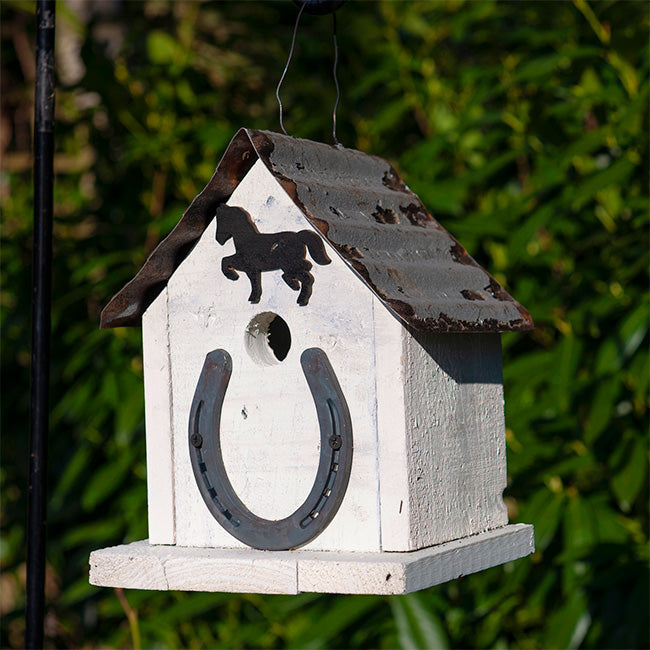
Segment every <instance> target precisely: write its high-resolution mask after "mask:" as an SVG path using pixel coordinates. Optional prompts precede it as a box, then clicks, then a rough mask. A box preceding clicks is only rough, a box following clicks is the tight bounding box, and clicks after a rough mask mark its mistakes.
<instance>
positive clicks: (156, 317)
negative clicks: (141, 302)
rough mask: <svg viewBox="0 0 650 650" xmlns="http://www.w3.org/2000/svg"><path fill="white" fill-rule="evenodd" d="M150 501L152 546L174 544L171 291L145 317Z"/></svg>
mask: <svg viewBox="0 0 650 650" xmlns="http://www.w3.org/2000/svg"><path fill="white" fill-rule="evenodd" d="M142 347H143V366H144V395H145V400H144V402H145V426H146V431H147V502H148V514H149V539H150V541H151V543H152V544H174V543H175V541H176V536H175V531H174V474H173V464H172V458H173V451H172V447H173V439H172V429H171V426H172V423H171V417H172V416H171V369H170V356H169V336H168V327H167V289H163V291H162V292H161V293H160V295H159V296H158V297H157V298H156V300H154V302H153V303H151V305H150V306H149V308H148V309H147V311H146V312H145V313H144V314H143V316H142Z"/></svg>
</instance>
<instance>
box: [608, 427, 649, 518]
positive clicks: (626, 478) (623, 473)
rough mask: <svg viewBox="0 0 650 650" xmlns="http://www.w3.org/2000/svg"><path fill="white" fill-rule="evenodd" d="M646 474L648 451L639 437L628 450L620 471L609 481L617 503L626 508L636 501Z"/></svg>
mask: <svg viewBox="0 0 650 650" xmlns="http://www.w3.org/2000/svg"><path fill="white" fill-rule="evenodd" d="M647 472H648V450H647V445H646V441H645V440H643V439H642V438H641V437H639V438H638V439H637V440H636V441H635V442H634V445H633V446H632V447H629V448H628V457H627V459H626V461H625V464H624V465H623V467H622V469H621V470H620V471H619V472H618V473H616V474H615V475H614V477H613V478H612V481H611V485H612V490H613V491H614V494H615V495H616V498H617V499H618V500H619V501H622V502H623V503H624V504H625V505H626V507H627V508H629V507H630V505H631V504H633V503H634V501H635V500H636V498H637V496H638V494H639V491H640V490H641V488H642V487H643V483H644V481H645V477H646V474H647Z"/></svg>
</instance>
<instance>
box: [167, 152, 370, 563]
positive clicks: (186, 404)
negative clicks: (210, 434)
mask: <svg viewBox="0 0 650 650" xmlns="http://www.w3.org/2000/svg"><path fill="white" fill-rule="evenodd" d="M228 203H229V204H231V205H237V206H240V207H243V208H244V209H246V210H247V211H248V212H249V213H250V214H251V216H252V217H253V219H254V221H255V223H256V225H257V227H258V229H259V230H260V232H263V233H269V232H280V231H294V232H295V231H299V230H304V229H310V228H311V227H310V225H309V224H308V222H307V221H306V220H305V218H304V217H303V215H302V213H301V212H300V211H299V210H298V208H297V207H296V206H295V204H294V203H293V202H292V201H291V199H290V198H289V197H288V196H287V195H286V193H285V192H284V190H283V189H282V188H281V187H280V186H279V185H278V183H277V182H276V181H275V179H274V178H273V177H272V175H271V174H270V173H269V172H268V170H267V169H266V168H265V167H264V165H263V164H262V163H260V162H258V163H256V164H255V165H254V166H253V168H252V169H251V171H250V172H249V173H248V175H247V176H246V178H245V179H244V180H243V181H242V182H241V184H240V185H239V186H238V188H237V189H236V190H235V192H234V193H233V195H232V197H231V199H230V200H229V202H228ZM326 246H327V244H326ZM233 253H234V246H233V243H232V241H229V242H227V244H226V245H225V246H221V245H219V244H218V243H217V242H216V241H215V222H214V220H213V222H212V223H211V224H210V225H209V226H208V228H207V229H206V231H205V232H204V233H203V235H202V237H201V239H200V240H199V242H198V243H197V245H196V246H195V248H194V249H193V251H192V252H191V253H190V255H189V256H188V257H187V258H186V259H185V260H184V261H183V263H182V264H181V265H180V266H179V267H178V268H177V270H176V271H175V273H174V275H173V276H172V277H171V279H170V280H169V282H168V285H167V290H168V295H169V298H168V300H169V339H170V349H171V375H172V386H173V438H174V445H173V454H174V483H175V488H174V495H175V512H176V544H178V545H181V546H199V547H242V546H243V545H242V544H241V543H240V542H238V541H237V540H235V539H234V538H232V537H231V536H230V535H229V534H228V533H227V532H226V531H225V530H224V529H223V528H222V527H221V526H220V525H219V524H218V523H217V522H216V521H215V520H214V518H213V517H212V515H211V514H210V513H209V511H208V509H207V507H206V506H205V504H204V502H203V500H202V498H201V495H200V493H199V491H198V488H197V487H196V483H195V480H194V476H193V473H192V468H191V465H190V458H189V450H188V442H187V426H188V416H189V410H190V405H191V401H192V397H193V394H194V390H195V387H196V384H197V381H198V377H199V374H200V371H201V368H202V366H203V361H204V359H205V355H206V354H207V353H208V352H210V351H211V350H214V349H218V348H223V349H225V350H227V351H228V353H229V354H230V355H231V357H232V360H233V374H232V378H231V380H230V385H229V387H228V391H227V394H226V399H225V402H224V408H223V413H222V448H223V454H224V462H225V464H226V467H227V470H228V473H229V478H230V480H231V482H232V484H233V486H234V488H235V490H236V491H237V493H238V494H239V495H240V497H241V498H242V500H243V501H244V503H246V505H247V506H248V507H249V508H250V509H251V510H252V511H253V512H255V513H256V514H257V515H259V516H262V517H266V518H270V519H277V518H281V517H283V516H286V515H288V514H290V513H291V512H293V511H294V510H295V509H296V508H297V507H298V506H299V505H300V504H301V503H302V502H303V501H304V499H305V498H306V497H307V495H308V493H309V490H310V489H311V486H312V484H313V481H314V478H315V475H316V468H317V465H318V456H319V442H320V438H319V429H318V422H317V418H316V410H315V407H314V404H313V400H312V397H311V394H310V392H309V389H308V387H307V384H306V381H305V378H304V375H303V373H302V369H301V367H300V355H301V353H302V352H303V351H304V350H305V349H307V348H310V347H318V348H321V349H323V350H324V351H325V352H326V354H327V356H328V358H329V360H330V362H331V364H332V366H333V368H334V370H335V372H336V374H337V377H338V379H339V382H340V384H341V387H342V390H343V393H344V395H345V397H346V399H347V402H348V406H349V409H350V414H351V419H352V424H353V430H354V460H353V465H352V475H351V478H350V483H349V487H348V490H347V492H346V496H345V499H344V501H343V504H342V506H341V509H340V510H339V513H338V514H337V516H336V517H335V518H334V520H333V522H332V523H331V524H330V526H329V527H328V528H327V529H326V530H325V531H324V532H323V533H322V534H321V535H320V536H319V537H317V538H316V539H315V540H314V541H313V542H311V543H310V544H309V545H308V546H307V548H311V549H319V550H333V549H335V550H346V551H379V550H380V538H379V537H380V532H379V529H380V523H379V508H378V491H379V488H378V476H377V433H376V431H377V429H376V395H375V376H376V371H375V354H374V347H373V338H374V337H373V329H374V328H373V318H372V304H373V300H375V298H374V297H373V296H372V294H371V293H370V292H369V291H368V290H367V287H366V286H365V285H364V284H363V283H362V282H361V281H360V280H359V279H358V278H357V277H356V276H355V274H354V273H352V272H350V270H349V269H348V267H347V266H346V265H345V263H344V262H343V261H342V260H341V259H340V258H339V257H338V255H337V254H336V253H335V252H334V251H333V250H332V249H328V254H329V256H330V258H331V259H332V263H331V264H329V265H327V266H319V265H317V264H315V263H314V265H313V269H312V271H311V272H312V275H313V276H314V278H315V283H314V287H313V294H312V297H311V299H310V302H309V304H308V305H307V306H305V307H301V306H298V305H297V304H296V298H297V293H296V292H294V291H292V290H291V289H290V288H289V287H287V285H286V284H285V283H284V282H283V280H282V279H281V274H282V271H280V270H278V271H275V272H269V273H264V274H263V276H262V286H263V293H262V297H261V301H260V303H259V304H257V305H252V304H250V303H249V302H248V295H249V293H250V284H249V282H248V279H247V278H246V276H245V275H243V274H242V275H241V277H240V279H239V280H237V281H234V282H233V281H231V280H228V279H227V278H226V277H225V276H224V275H223V274H222V272H221V259H222V258H223V257H224V256H226V255H232V254H233ZM267 311H271V312H274V313H276V314H278V315H280V316H281V317H282V318H283V319H284V320H285V321H286V322H287V324H288V326H289V328H290V331H291V337H292V345H291V350H290V352H289V355H288V356H287V358H286V359H285V361H283V362H282V363H279V364H276V365H271V366H264V365H259V364H258V363H256V362H255V361H254V360H253V359H252V358H251V356H250V355H249V353H248V351H247V349H246V345H245V331H246V327H247V325H248V323H249V322H250V321H251V319H253V318H254V317H255V316H256V315H258V314H260V313H262V312H267Z"/></svg>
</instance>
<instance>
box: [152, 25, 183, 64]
mask: <svg viewBox="0 0 650 650" xmlns="http://www.w3.org/2000/svg"><path fill="white" fill-rule="evenodd" d="M177 48H178V44H177V42H176V39H174V37H173V36H171V34H167V33H166V32H162V31H160V30H154V31H152V32H151V33H150V34H149V36H148V37H147V52H148V53H149V59H150V60H151V61H152V62H153V63H159V64H161V65H164V64H166V63H172V62H173V61H174V60H175V58H176V56H177Z"/></svg>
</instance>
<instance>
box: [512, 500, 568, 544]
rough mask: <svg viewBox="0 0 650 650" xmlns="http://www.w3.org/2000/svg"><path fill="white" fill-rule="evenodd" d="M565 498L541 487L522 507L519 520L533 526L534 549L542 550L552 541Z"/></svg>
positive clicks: (560, 519)
mask: <svg viewBox="0 0 650 650" xmlns="http://www.w3.org/2000/svg"><path fill="white" fill-rule="evenodd" d="M564 503H565V498H564V494H562V493H553V492H549V490H547V489H546V488H543V489H541V490H539V491H538V492H536V493H535V494H534V495H533V497H532V498H531V499H530V501H529V502H528V503H527V504H526V506H525V507H524V508H523V510H522V512H521V515H520V517H519V520H520V521H522V522H524V523H529V524H533V525H534V526H535V549H536V550H538V551H544V550H545V549H546V548H547V547H548V546H549V544H550V543H551V542H552V541H553V538H554V537H555V533H556V531H557V529H558V526H559V525H560V522H561V521H562V512H563V509H564Z"/></svg>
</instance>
